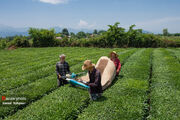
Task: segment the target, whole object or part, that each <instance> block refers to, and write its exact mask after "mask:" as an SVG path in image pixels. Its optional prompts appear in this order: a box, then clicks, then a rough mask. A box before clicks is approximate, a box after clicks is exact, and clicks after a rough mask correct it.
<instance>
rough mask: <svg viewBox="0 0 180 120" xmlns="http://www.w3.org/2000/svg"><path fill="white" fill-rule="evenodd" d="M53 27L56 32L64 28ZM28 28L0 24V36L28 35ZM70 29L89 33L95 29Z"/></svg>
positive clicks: (70, 30)
mask: <svg viewBox="0 0 180 120" xmlns="http://www.w3.org/2000/svg"><path fill="white" fill-rule="evenodd" d="M51 28H54V29H55V31H56V33H58V32H61V31H62V29H63V28H61V27H51ZM28 29H29V28H28V27H25V28H14V27H11V26H6V25H1V24H0V37H7V36H15V35H23V36H28ZM49 29H50V28H49ZM68 31H69V32H73V33H78V32H79V31H84V32H88V33H92V32H93V30H89V29H73V28H68Z"/></svg>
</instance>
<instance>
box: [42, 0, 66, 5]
mask: <svg viewBox="0 0 180 120" xmlns="http://www.w3.org/2000/svg"><path fill="white" fill-rule="evenodd" d="M39 1H40V2H44V3H50V4H62V3H67V2H68V1H69V0H39Z"/></svg>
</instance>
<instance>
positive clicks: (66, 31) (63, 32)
mask: <svg viewBox="0 0 180 120" xmlns="http://www.w3.org/2000/svg"><path fill="white" fill-rule="evenodd" d="M62 34H63V35H65V36H69V31H68V29H67V28H64V29H63V30H62Z"/></svg>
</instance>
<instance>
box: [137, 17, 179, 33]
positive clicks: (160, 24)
mask: <svg viewBox="0 0 180 120" xmlns="http://www.w3.org/2000/svg"><path fill="white" fill-rule="evenodd" d="M136 25H137V27H138V28H143V29H145V30H148V31H151V32H158V33H159V32H162V29H164V28H168V29H169V31H170V32H177V31H180V17H166V18H160V19H154V20H148V21H143V22H137V23H136Z"/></svg>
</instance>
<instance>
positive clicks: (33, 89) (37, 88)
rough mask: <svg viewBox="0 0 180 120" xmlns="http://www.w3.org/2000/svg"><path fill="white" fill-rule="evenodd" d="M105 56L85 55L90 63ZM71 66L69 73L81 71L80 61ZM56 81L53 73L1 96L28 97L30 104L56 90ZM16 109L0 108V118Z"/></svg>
mask: <svg viewBox="0 0 180 120" xmlns="http://www.w3.org/2000/svg"><path fill="white" fill-rule="evenodd" d="M105 54H106V51H101V54H100V53H98V54H97V53H93V54H92V53H89V54H86V57H87V56H88V55H90V57H89V58H91V59H92V61H97V59H98V58H99V57H100V56H101V55H105ZM91 56H93V57H91ZM81 57H85V56H81ZM73 64H74V66H72V67H71V71H73V72H78V71H80V70H81V65H82V61H81V62H74V63H73ZM56 79H57V77H56V74H55V73H54V74H53V75H50V76H48V77H45V78H42V79H38V80H36V81H35V82H31V83H29V84H27V85H25V86H21V87H19V88H16V89H13V90H9V91H7V92H6V93H3V94H4V95H13V94H14V93H17V94H18V95H25V96H28V101H27V102H28V103H30V102H31V101H33V100H34V99H37V98H39V97H41V96H42V95H43V94H45V93H46V92H48V91H52V90H54V89H56V86H57V82H56ZM0 101H1V100H0ZM18 107H19V106H15V107H7V108H5V107H3V106H1V107H0V116H1V117H4V116H7V115H8V114H11V113H13V111H14V110H17V109H18Z"/></svg>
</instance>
